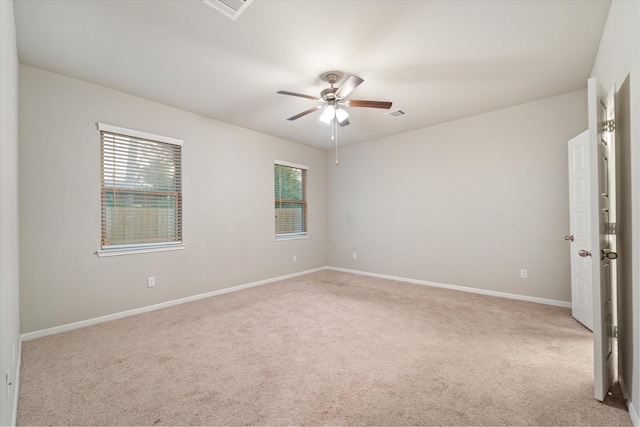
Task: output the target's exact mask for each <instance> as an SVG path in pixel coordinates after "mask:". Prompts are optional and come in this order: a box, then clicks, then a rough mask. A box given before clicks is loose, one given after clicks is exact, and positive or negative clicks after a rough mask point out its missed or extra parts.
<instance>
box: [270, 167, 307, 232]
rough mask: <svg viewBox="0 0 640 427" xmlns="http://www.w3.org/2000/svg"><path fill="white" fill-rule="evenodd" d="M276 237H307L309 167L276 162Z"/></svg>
mask: <svg viewBox="0 0 640 427" xmlns="http://www.w3.org/2000/svg"><path fill="white" fill-rule="evenodd" d="M274 168H275V169H274V187H275V210H276V237H280V238H282V237H296V236H306V235H307V231H308V230H307V222H308V221H307V169H308V168H307V166H303V165H296V164H293V163H287V162H282V161H278V160H276V162H275V165H274Z"/></svg>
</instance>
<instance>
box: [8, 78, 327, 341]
mask: <svg viewBox="0 0 640 427" xmlns="http://www.w3.org/2000/svg"><path fill="white" fill-rule="evenodd" d="M96 122H103V123H108V124H112V125H116V126H122V127H126V128H130V129H136V130H140V131H145V132H150V133H154V134H159V135H165V136H169V137H174V138H180V139H183V140H184V145H183V194H184V206H183V210H184V241H185V244H186V249H185V250H183V251H172V252H162V253H152V254H138V255H128V256H117V257H110V258H98V257H97V256H96V255H95V254H94V253H95V252H96V250H98V249H99V246H100V197H99V196H100V182H99V178H100V174H99V134H98V131H97V130H96V125H95V123H96ZM19 123H20V163H19V166H20V175H19V177H20V241H21V247H20V256H21V260H20V273H21V288H20V289H21V294H20V304H21V328H22V332H23V333H27V332H32V331H37V330H41V329H46V328H51V327H54V326H58V325H64V324H68V323H72V322H77V321H82V320H86V319H92V318H96V317H99V316H102V315H108V314H113V313H118V312H122V311H125V310H129V309H135V308H140V307H145V306H150V305H153V304H157V303H161V302H165V301H171V300H176V299H180V298H184V297H189V296H193V295H198V294H202V293H207V292H211V291H215V290H219V289H223V288H228V287H232V286H236V285H243V284H247V283H251V282H255V281H260V280H265V279H270V278H274V277H280V276H283V275H288V274H292V273H295V272H300V271H306V270H309V269H313V268H318V267H323V266H325V265H326V259H325V246H326V245H325V239H326V219H325V218H326V188H325V182H326V178H325V167H324V152H322V151H320V150H316V149H312V148H309V147H305V146H302V145H300V144H296V143H292V142H288V141H284V140H281V139H277V138H274V137H271V136H267V135H264V134H260V133H256V132H253V131H249V130H246V129H243V128H239V127H236V126H232V125H229V124H225V123H222V122H218V121H215V120H211V119H208V118H205V117H202V116H199V115H196V114H192V113H188V112H185V111H182V110H178V109H175V108H171V107H167V106H164V105H160V104H157V103H154V102H151V101H147V100H144V99H141V98H138V97H135V96H132V95H128V94H125V93H122V92H117V91H114V90H110V89H106V88H104V87H101V86H97V85H94V84H90V83H86V82H82V81H79V80H76V79H72V78H69V77H65V76H61V75H58V74H54V73H51V72H47V71H43V70H40V69H36V68H33V67H29V66H24V65H21V66H20V116H19ZM275 159H279V160H285V161H289V162H294V163H299V164H305V165H308V166H309V175H308V200H309V206H310V208H309V232H310V236H311V237H310V238H309V239H303V240H292V241H284V242H282V241H281V242H275V241H274V227H275V225H274V205H273V162H274V160H275ZM293 255H296V256H297V262H295V263H294V262H293V261H292V259H293ZM148 276H155V277H156V286H155V287H154V288H147V286H146V279H147V277H148Z"/></svg>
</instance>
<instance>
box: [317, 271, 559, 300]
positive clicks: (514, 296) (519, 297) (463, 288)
mask: <svg viewBox="0 0 640 427" xmlns="http://www.w3.org/2000/svg"><path fill="white" fill-rule="evenodd" d="M327 268H328V269H329V270H335V271H342V272H344V273H353V274H360V275H362V276H371V277H378V278H380V279H389V280H396V281H399V282H407V283H413V284H416V285H424V286H433V287H436V288H444V289H452V290H454V291H462V292H470V293H474V294H481V295H489V296H492V297H500V298H509V299H516V300H521V301H528V302H536V303H538V304H546V305H554V306H556V307H565V308H571V302H568V301H558V300H553V299H546V298H538V297H530V296H527V295H518V294H510V293H506V292H498V291H490V290H486V289H478V288H470V287H467V286H458V285H447V284H444V283H436V282H429V281H426V280H417V279H408V278H406V277H397V276H389V275H386V274H378V273H369V272H366V271H358V270H349V269H347V268H338V267H327Z"/></svg>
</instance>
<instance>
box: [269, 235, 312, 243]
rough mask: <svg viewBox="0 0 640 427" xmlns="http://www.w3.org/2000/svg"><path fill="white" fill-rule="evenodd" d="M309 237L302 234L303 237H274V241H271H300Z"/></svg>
mask: <svg viewBox="0 0 640 427" xmlns="http://www.w3.org/2000/svg"><path fill="white" fill-rule="evenodd" d="M308 238H309V235H308V234H304V235H297V236H296V235H294V236H281V237H276V238H275V239H273V240H274V241H275V242H281V241H283V240H301V239H308Z"/></svg>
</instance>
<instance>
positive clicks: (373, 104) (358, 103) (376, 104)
mask: <svg viewBox="0 0 640 427" xmlns="http://www.w3.org/2000/svg"><path fill="white" fill-rule="evenodd" d="M392 104H393V103H392V102H386V101H362V100H357V99H352V100H349V101H346V102H345V105H346V106H347V107H367V108H385V109H387V110H388V109H389V108H391V105H392Z"/></svg>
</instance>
